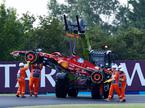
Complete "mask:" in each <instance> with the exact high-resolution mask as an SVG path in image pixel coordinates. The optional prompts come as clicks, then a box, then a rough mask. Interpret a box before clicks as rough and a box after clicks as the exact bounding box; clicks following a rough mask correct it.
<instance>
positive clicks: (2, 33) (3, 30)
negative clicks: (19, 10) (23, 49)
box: [0, 4, 23, 60]
mask: <svg viewBox="0 0 145 108" xmlns="http://www.w3.org/2000/svg"><path fill="white" fill-rule="evenodd" d="M22 31H23V27H22V25H21V23H20V22H19V21H18V20H17V17H16V11H15V9H13V8H10V9H6V7H5V5H4V4H2V5H0V46H1V47H0V51H1V53H0V60H9V59H11V56H10V52H11V51H13V50H14V49H15V48H19V47H20V46H21V42H22V40H21V36H22V35H23V33H22Z"/></svg>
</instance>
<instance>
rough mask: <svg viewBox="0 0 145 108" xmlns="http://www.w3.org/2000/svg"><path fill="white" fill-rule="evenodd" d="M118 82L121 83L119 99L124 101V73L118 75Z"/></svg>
mask: <svg viewBox="0 0 145 108" xmlns="http://www.w3.org/2000/svg"><path fill="white" fill-rule="evenodd" d="M119 81H120V82H121V88H120V91H121V97H122V99H125V89H126V75H125V73H122V74H120V78H119Z"/></svg>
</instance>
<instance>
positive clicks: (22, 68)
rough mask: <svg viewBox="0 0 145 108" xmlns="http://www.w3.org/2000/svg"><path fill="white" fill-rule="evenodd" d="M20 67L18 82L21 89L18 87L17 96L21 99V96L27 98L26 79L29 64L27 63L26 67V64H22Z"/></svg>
mask: <svg viewBox="0 0 145 108" xmlns="http://www.w3.org/2000/svg"><path fill="white" fill-rule="evenodd" d="M19 67H20V69H19V71H18V73H17V81H18V84H19V87H18V90H17V94H16V96H17V97H19V96H20V94H21V96H22V98H25V89H26V82H25V77H26V70H27V69H28V67H29V62H27V65H26V66H24V63H20V64H19Z"/></svg>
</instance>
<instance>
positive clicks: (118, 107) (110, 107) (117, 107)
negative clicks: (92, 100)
mask: <svg viewBox="0 0 145 108" xmlns="http://www.w3.org/2000/svg"><path fill="white" fill-rule="evenodd" d="M15 108H145V104H121V103H119V104H71V105H70V104H69V105H67V104H65V105H41V106H24V107H15Z"/></svg>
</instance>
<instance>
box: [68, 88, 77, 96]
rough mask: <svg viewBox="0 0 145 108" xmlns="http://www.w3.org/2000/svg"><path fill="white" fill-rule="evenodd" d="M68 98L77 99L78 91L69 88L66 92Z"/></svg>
mask: <svg viewBox="0 0 145 108" xmlns="http://www.w3.org/2000/svg"><path fill="white" fill-rule="evenodd" d="M68 96H70V97H77V96H78V89H76V88H70V89H69V90H68Z"/></svg>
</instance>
